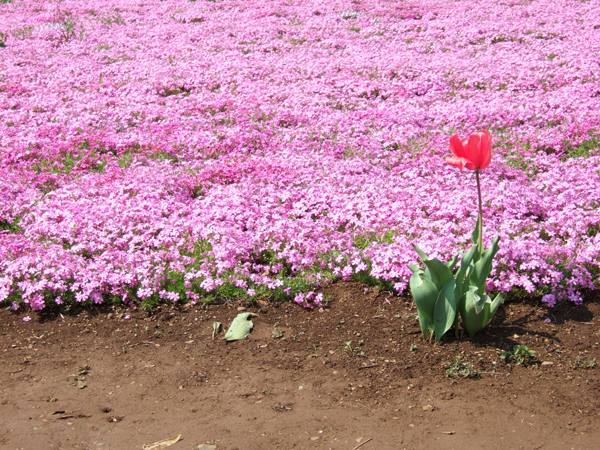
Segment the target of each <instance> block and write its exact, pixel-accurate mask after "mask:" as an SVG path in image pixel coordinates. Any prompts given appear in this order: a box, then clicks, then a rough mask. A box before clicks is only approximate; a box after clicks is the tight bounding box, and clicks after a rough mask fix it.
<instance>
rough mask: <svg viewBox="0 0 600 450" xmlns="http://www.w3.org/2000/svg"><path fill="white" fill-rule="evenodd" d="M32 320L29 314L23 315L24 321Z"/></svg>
mask: <svg viewBox="0 0 600 450" xmlns="http://www.w3.org/2000/svg"><path fill="white" fill-rule="evenodd" d="M30 320H31V317H29V316H25V317H23V322H29V321H30Z"/></svg>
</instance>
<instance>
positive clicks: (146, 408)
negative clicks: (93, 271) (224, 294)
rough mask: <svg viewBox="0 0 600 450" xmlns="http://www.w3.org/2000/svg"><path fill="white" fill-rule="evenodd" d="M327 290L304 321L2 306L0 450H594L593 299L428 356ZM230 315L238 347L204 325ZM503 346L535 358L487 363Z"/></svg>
mask: <svg viewBox="0 0 600 450" xmlns="http://www.w3.org/2000/svg"><path fill="white" fill-rule="evenodd" d="M324 293H325V294H327V295H330V296H331V301H330V302H329V305H328V307H326V308H324V309H322V310H313V311H310V310H305V309H303V308H301V307H299V306H297V305H295V304H292V303H284V304H281V303H279V304H268V303H266V302H262V303H259V304H239V303H230V304H223V305H212V306H207V307H203V306H195V307H193V308H189V307H187V308H186V307H182V306H177V305H172V306H171V305H169V306H166V305H163V306H162V307H160V308H158V309H157V310H154V311H152V313H149V312H148V311H146V310H144V309H133V310H132V309H126V308H119V307H102V308H97V309H87V310H81V311H79V312H75V313H73V314H69V315H64V314H63V315H60V314H57V315H54V316H36V315H32V314H30V315H31V316H32V320H31V321H30V322H24V321H23V320H22V319H23V317H24V315H25V314H24V313H13V312H11V311H8V310H5V311H1V312H0V330H1V331H0V349H1V350H0V381H1V384H0V411H1V414H0V448H2V449H92V450H94V449H141V448H142V446H143V445H144V444H151V443H153V442H156V441H159V440H162V439H167V438H171V437H174V436H177V435H181V440H180V441H179V442H177V443H176V444H173V445H172V446H171V447H169V448H170V449H173V450H178V449H188V450H192V449H197V448H203V447H202V446H201V445H202V444H206V445H213V446H216V447H204V448H216V449H217V450H225V449H229V450H233V449H239V450H252V449H256V450H259V449H260V450H265V449H267V450H270V449H343V450H354V449H358V448H360V449H362V450H371V449H404V448H406V449H422V448H423V449H424V448H432V446H435V448H436V449H471V448H472V449H477V448H484V447H485V448H491V449H496V448H498V449H594V448H598V446H599V445H600V444H598V441H599V440H600V426H599V425H600V395H599V390H600V369H598V368H596V359H597V358H598V359H599V362H600V344H599V342H600V320H599V317H600V301H599V300H600V299H599V298H598V294H596V293H591V294H590V295H589V296H588V297H589V298H588V299H587V300H586V303H585V306H582V307H574V306H571V305H565V306H561V307H559V308H556V309H555V310H552V311H548V310H547V309H545V308H544V307H542V306H540V305H539V304H537V303H535V302H533V301H531V302H527V301H524V302H518V303H512V304H510V303H509V304H505V305H504V306H503V307H501V310H500V311H499V313H498V314H497V317H496V318H495V319H494V321H493V322H492V324H491V325H490V326H489V327H488V328H487V329H486V330H484V331H483V332H481V333H480V334H479V335H477V336H476V337H475V338H474V339H473V340H472V341H471V340H468V339H467V338H466V337H464V336H461V337H459V338H456V337H454V335H453V334H452V335H451V336H449V337H448V339H447V340H445V341H444V342H442V343H440V344H434V343H433V342H429V341H425V340H423V338H422V337H421V335H420V331H419V326H418V322H417V321H416V311H415V309H414V308H411V302H410V300H408V299H403V298H398V297H393V296H391V295H390V294H389V293H386V292H379V291H378V290H377V289H376V288H367V287H366V286H365V285H363V284H360V283H355V282H349V283H336V284H334V285H332V286H330V287H329V288H328V289H327V290H326V291H325V292H324ZM242 310H246V311H249V312H254V313H256V314H257V317H255V318H254V319H253V322H254V330H253V331H252V333H251V334H250V336H249V337H248V338H247V339H245V340H243V341H237V342H230V343H226V342H225V341H224V340H223V339H222V334H221V335H220V336H218V337H217V338H216V339H214V340H213V338H212V333H213V323H214V322H215V321H218V322H221V323H223V324H224V325H228V324H229V323H231V320H232V319H233V318H234V317H235V316H236V315H237V314H239V313H240V312H241V311H242ZM127 315H129V316H130V317H129V318H127ZM548 318H549V319H550V320H551V322H548V321H546V319H548ZM515 345H525V346H527V347H528V349H529V350H530V351H532V352H535V357H527V356H525V357H524V359H523V361H522V362H521V361H514V360H513V362H512V363H508V362H506V360H505V359H502V358H501V357H500V356H501V354H503V353H504V352H506V351H507V350H513V349H514V346H515ZM517 362H521V363H520V364H517ZM199 446H200V447H199Z"/></svg>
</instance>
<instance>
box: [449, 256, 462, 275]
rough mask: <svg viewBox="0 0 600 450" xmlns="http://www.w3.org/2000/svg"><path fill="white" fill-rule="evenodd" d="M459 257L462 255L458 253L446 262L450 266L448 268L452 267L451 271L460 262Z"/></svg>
mask: <svg viewBox="0 0 600 450" xmlns="http://www.w3.org/2000/svg"><path fill="white" fill-rule="evenodd" d="M458 258H460V255H456V256H455V257H454V258H452V260H451V261H448V262H447V263H446V267H448V269H450V272H452V271H453V270H454V268H455V267H456V263H457V262H458Z"/></svg>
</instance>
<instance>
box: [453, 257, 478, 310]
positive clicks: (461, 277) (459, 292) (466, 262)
mask: <svg viewBox="0 0 600 450" xmlns="http://www.w3.org/2000/svg"><path fill="white" fill-rule="evenodd" d="M476 257H477V245H473V246H472V247H471V248H470V249H469V250H468V251H467V252H466V253H465V254H464V255H463V257H462V261H461V263H460V268H459V269H458V272H457V274H456V289H455V291H454V293H455V296H456V298H457V300H458V301H460V300H461V299H462V298H463V286H464V282H465V277H467V276H468V275H469V274H468V270H469V268H470V267H471V263H472V262H473V261H474V260H475V259H476Z"/></svg>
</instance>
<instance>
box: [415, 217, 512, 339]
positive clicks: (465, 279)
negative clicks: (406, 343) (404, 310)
mask: <svg viewBox="0 0 600 450" xmlns="http://www.w3.org/2000/svg"><path fill="white" fill-rule="evenodd" d="M478 226H479V220H478V224H477V226H476V228H475V230H476V231H475V232H474V233H473V244H474V245H473V246H472V247H471V248H470V249H469V250H467V252H465V253H464V254H462V255H456V256H455V257H454V258H452V260H451V261H449V262H448V263H443V262H442V261H440V260H438V259H433V258H429V257H428V256H427V255H426V254H425V253H424V252H423V251H422V250H421V249H419V247H417V246H416V245H414V244H413V247H414V248H415V250H416V251H417V253H418V254H419V257H420V258H421V261H422V262H423V264H424V265H425V268H424V269H422V268H421V267H420V266H419V265H417V264H415V265H411V266H409V268H410V269H411V270H412V272H413V274H412V276H411V277H410V290H411V293H412V296H413V298H414V299H415V304H416V305H417V311H418V314H419V323H420V325H421V331H422V332H423V336H424V337H427V334H428V333H431V334H433V335H434V336H435V341H436V342H439V340H440V339H441V338H442V336H443V335H444V334H446V332H447V331H448V330H449V329H450V328H451V327H452V326H453V325H454V326H455V329H456V332H457V334H458V320H459V317H460V319H462V323H463V326H464V327H465V329H466V330H467V334H468V335H469V337H470V338H472V337H473V336H474V335H475V333H477V332H478V331H480V330H481V329H483V328H484V327H485V326H486V325H487V323H488V322H489V321H490V320H491V319H492V318H493V317H494V314H495V313H496V310H497V309H498V307H499V306H500V304H501V303H502V301H503V299H502V295H501V294H498V295H497V296H496V297H495V298H494V299H493V300H492V299H491V298H490V296H489V295H487V293H486V289H485V287H486V282H487V278H488V277H489V275H490V272H491V270H492V261H493V259H494V256H495V255H496V253H497V252H498V250H499V248H500V247H499V246H498V242H499V241H500V238H499V237H497V238H495V239H494V240H493V241H492V246H491V248H489V249H486V250H483V248H482V247H480V245H479V242H478V240H479V236H478V233H477V230H478V228H477V227H478ZM459 259H460V266H458V267H457V264H458V261H459Z"/></svg>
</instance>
